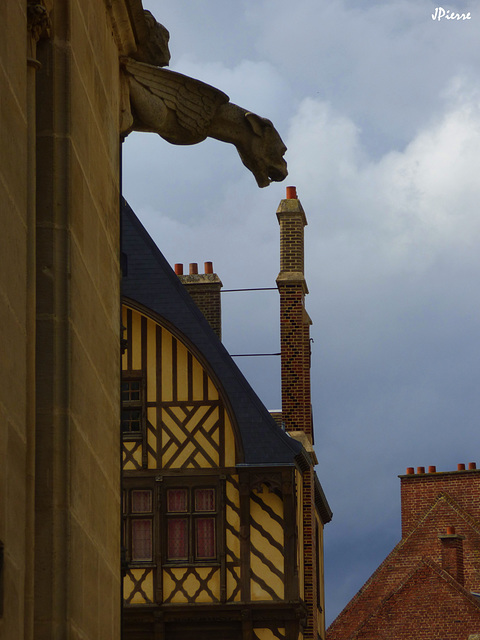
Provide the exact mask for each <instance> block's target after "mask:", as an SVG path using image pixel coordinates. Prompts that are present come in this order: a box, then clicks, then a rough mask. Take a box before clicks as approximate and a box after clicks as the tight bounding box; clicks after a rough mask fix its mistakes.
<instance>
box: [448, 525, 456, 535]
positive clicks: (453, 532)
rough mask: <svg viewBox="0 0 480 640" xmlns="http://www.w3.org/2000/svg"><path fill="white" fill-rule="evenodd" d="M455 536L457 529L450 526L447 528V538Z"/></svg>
mask: <svg viewBox="0 0 480 640" xmlns="http://www.w3.org/2000/svg"><path fill="white" fill-rule="evenodd" d="M454 535H455V527H452V526H448V527H447V536H454Z"/></svg>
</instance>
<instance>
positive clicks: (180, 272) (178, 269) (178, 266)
mask: <svg viewBox="0 0 480 640" xmlns="http://www.w3.org/2000/svg"><path fill="white" fill-rule="evenodd" d="M175 273H176V274H177V276H183V264H182V263H181V262H177V264H176V265H175Z"/></svg>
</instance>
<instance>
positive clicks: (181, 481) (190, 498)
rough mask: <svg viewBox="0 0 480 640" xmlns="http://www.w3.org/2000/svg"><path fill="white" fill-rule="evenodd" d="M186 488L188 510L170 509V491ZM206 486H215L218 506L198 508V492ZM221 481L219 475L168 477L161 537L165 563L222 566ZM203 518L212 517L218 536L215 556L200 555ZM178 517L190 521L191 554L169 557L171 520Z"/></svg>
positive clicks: (163, 490) (187, 531) (164, 495)
mask: <svg viewBox="0 0 480 640" xmlns="http://www.w3.org/2000/svg"><path fill="white" fill-rule="evenodd" d="M174 489H176V490H184V491H186V492H187V509H186V511H168V492H169V491H171V490H174ZM202 489H211V490H213V492H214V501H215V508H214V509H212V510H196V509H195V492H196V491H199V490H202ZM221 495H222V494H221V492H220V483H219V480H218V478H212V477H208V478H202V477H199V476H196V477H195V478H192V479H188V478H185V477H184V478H168V481H166V479H165V478H164V483H163V487H162V500H161V505H162V506H161V514H160V539H161V549H162V559H163V564H164V565H167V566H219V565H220V540H221V538H220V535H221V521H222V520H221V518H222V505H221V504H220V500H221ZM202 518H207V519H210V518H211V519H212V520H213V521H214V525H213V535H214V552H215V555H214V556H212V557H211V558H208V557H198V556H197V543H198V537H197V531H198V529H197V525H198V521H199V520H200V519H202ZM174 519H185V520H187V530H186V538H187V554H186V556H185V557H183V558H171V557H169V525H168V523H169V521H171V520H174Z"/></svg>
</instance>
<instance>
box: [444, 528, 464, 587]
mask: <svg viewBox="0 0 480 640" xmlns="http://www.w3.org/2000/svg"><path fill="white" fill-rule="evenodd" d="M438 538H439V540H440V543H441V545H442V569H444V570H445V571H446V572H447V573H449V574H450V575H451V576H452V578H454V579H455V580H456V581H457V582H459V583H460V584H461V585H464V584H465V576H464V571H463V541H464V540H465V536H459V535H458V534H456V533H455V527H453V526H447V531H446V533H445V534H440V535H439V536H438Z"/></svg>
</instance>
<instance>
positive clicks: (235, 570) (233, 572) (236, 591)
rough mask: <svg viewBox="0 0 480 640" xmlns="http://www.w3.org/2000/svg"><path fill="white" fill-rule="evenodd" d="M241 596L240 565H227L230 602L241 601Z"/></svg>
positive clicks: (228, 597)
mask: <svg viewBox="0 0 480 640" xmlns="http://www.w3.org/2000/svg"><path fill="white" fill-rule="evenodd" d="M240 596H241V591H240V567H235V566H228V567H227V600H229V601H230V602H239V601H240V599H241V598H240Z"/></svg>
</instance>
